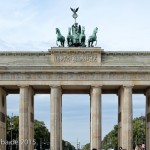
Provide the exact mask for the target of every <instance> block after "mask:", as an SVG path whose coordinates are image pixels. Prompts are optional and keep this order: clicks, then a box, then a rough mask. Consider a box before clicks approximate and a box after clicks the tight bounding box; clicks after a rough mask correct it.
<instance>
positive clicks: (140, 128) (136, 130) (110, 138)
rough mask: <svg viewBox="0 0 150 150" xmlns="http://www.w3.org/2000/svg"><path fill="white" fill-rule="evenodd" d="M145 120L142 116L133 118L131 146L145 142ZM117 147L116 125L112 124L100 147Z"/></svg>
mask: <svg viewBox="0 0 150 150" xmlns="http://www.w3.org/2000/svg"><path fill="white" fill-rule="evenodd" d="M145 123H146V120H145V117H144V116H141V117H139V118H135V119H134V120H133V146H134V147H135V145H137V144H142V143H145V141H146V127H145V126H146V124H145ZM117 147H118V125H115V126H114V129H113V130H112V131H111V132H109V133H108V134H107V135H106V136H105V137H104V139H103V142H102V148H103V149H108V148H114V149H115V150H117Z"/></svg>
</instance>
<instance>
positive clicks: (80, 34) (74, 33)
mask: <svg viewBox="0 0 150 150" xmlns="http://www.w3.org/2000/svg"><path fill="white" fill-rule="evenodd" d="M70 9H71V11H72V12H73V15H72V17H73V18H74V19H75V23H74V24H73V25H72V26H71V27H69V28H68V35H67V45H68V47H86V44H85V42H86V36H85V27H84V26H82V28H81V25H78V23H77V22H76V19H77V17H78V15H77V11H78V10H79V7H78V8H76V9H73V8H70ZM97 31H98V28H97V27H96V28H95V29H94V31H93V34H92V35H91V36H90V37H89V39H88V47H93V42H94V41H96V44H97V36H96V34H97ZM56 34H57V42H58V41H59V42H60V44H61V45H58V43H57V45H58V46H61V47H64V43H65V37H64V36H62V35H61V33H60V30H59V29H58V28H56Z"/></svg>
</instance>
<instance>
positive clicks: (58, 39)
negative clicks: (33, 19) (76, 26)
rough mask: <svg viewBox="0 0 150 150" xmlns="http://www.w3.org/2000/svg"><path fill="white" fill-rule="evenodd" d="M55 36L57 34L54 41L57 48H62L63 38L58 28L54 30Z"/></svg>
mask: <svg viewBox="0 0 150 150" xmlns="http://www.w3.org/2000/svg"><path fill="white" fill-rule="evenodd" d="M56 34H57V41H56V44H57V46H59V47H64V43H65V37H64V36H63V35H61V33H60V30H59V29H58V28H56ZM58 42H60V44H61V45H58Z"/></svg>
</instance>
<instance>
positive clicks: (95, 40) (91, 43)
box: [88, 27, 98, 47]
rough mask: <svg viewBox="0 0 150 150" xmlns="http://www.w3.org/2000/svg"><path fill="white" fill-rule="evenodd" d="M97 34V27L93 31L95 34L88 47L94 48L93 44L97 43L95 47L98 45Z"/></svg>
mask: <svg viewBox="0 0 150 150" xmlns="http://www.w3.org/2000/svg"><path fill="white" fill-rule="evenodd" d="M97 32H98V28H97V27H96V28H95V29H94V30H93V34H92V35H91V36H90V37H89V39H88V47H94V46H93V42H96V44H95V46H96V45H97V36H96V34H97Z"/></svg>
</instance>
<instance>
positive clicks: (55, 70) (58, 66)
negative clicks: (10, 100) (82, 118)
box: [0, 8, 150, 150]
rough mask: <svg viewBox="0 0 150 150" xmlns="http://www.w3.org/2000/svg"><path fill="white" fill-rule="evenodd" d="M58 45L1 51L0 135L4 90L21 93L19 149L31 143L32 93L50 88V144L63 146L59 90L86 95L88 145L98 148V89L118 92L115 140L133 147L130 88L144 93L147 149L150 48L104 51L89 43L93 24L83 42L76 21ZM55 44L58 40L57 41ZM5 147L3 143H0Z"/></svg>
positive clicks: (2, 132) (0, 135) (149, 145)
mask: <svg viewBox="0 0 150 150" xmlns="http://www.w3.org/2000/svg"><path fill="white" fill-rule="evenodd" d="M78 9H79V8H77V9H72V8H71V10H72V11H73V18H74V19H75V23H74V24H73V25H72V27H71V28H69V30H68V36H67V44H68V47H64V44H65V37H64V36H62V35H61V32H60V30H59V28H56V33H57V42H60V43H61V45H59V46H60V47H52V48H51V49H49V50H48V51H41V52H31V51H23V52H21V51H17V52H12V51H9V52H6V51H5V52H0V139H1V140H2V141H6V115H7V104H6V96H7V95H8V94H13V93H14V94H15V93H19V94H20V102H19V103H20V105H19V150H33V149H34V95H35V94H37V93H38V94H42V93H45V94H47V93H49V94H50V116H49V117H48V118H50V120H51V121H50V122H51V124H50V133H51V136H50V147H51V150H62V94H89V95H90V146H91V148H90V149H91V150H92V149H97V150H101V141H102V137H101V133H102V129H101V127H102V126H101V124H102V120H101V110H102V108H101V101H102V99H101V95H102V94H103V93H105V94H112V93H113V94H117V95H118V126H119V128H118V146H121V147H123V149H126V150H132V148H133V135H132V115H133V114H132V93H136V94H137V93H140V94H145V96H146V149H147V150H149V149H150V52H146V51H145V52H144V51H104V50H103V49H101V48H98V47H93V46H94V45H93V42H95V41H96V42H97V36H96V33H97V31H98V28H97V27H96V28H95V29H94V31H93V34H92V35H91V36H90V37H89V39H88V47H87V46H86V37H85V34H84V32H85V27H83V26H82V28H81V26H80V25H78V23H77V22H76V18H77V14H76V13H77V11H78ZM57 44H58V43H57ZM0 150H6V145H5V144H4V145H2V144H1V145H0Z"/></svg>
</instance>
